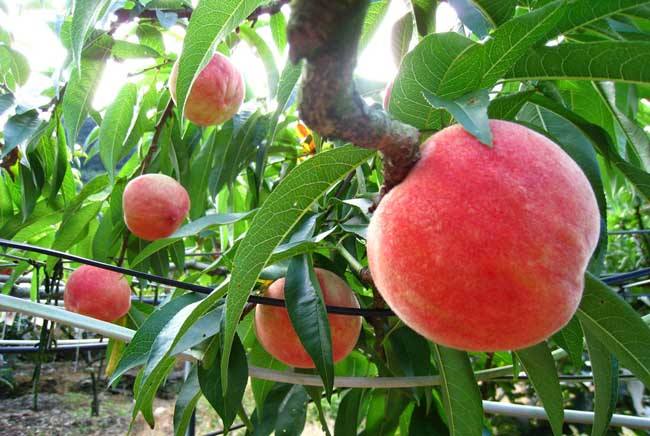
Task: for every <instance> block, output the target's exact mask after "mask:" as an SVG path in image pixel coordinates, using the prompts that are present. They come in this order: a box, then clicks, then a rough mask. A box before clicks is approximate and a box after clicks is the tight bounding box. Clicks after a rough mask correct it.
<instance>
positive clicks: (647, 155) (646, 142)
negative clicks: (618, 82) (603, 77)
mask: <svg viewBox="0 0 650 436" xmlns="http://www.w3.org/2000/svg"><path fill="white" fill-rule="evenodd" d="M594 87H595V88H596V91H597V92H598V95H599V96H600V98H601V99H602V101H603V103H604V106H605V107H606V108H607V109H608V110H609V111H610V113H611V115H612V117H613V119H614V121H615V122H616V124H618V126H619V127H620V128H621V131H622V132H623V134H624V135H625V138H626V139H627V141H628V142H629V143H630V144H631V145H632V147H633V148H634V149H635V150H636V152H637V154H638V155H639V158H640V159H641V162H643V166H644V167H645V169H646V170H650V138H648V134H647V133H646V132H645V131H644V130H643V129H642V128H641V127H640V126H639V125H638V124H637V123H636V122H635V121H634V120H631V119H629V118H628V117H627V115H625V114H624V113H623V112H621V111H620V110H619V109H618V107H617V106H616V91H615V89H614V84H613V83H608V82H604V83H598V84H596V83H594Z"/></svg>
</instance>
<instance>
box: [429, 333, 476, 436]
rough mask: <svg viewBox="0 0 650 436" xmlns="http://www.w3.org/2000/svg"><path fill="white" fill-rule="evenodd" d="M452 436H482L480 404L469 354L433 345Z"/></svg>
mask: <svg viewBox="0 0 650 436" xmlns="http://www.w3.org/2000/svg"><path fill="white" fill-rule="evenodd" d="M433 348H434V351H435V356H436V362H437V366H438V371H439V372H440V377H441V379H442V383H441V389H442V397H443V400H444V406H445V412H446V413H447V426H448V427H449V434H450V435H451V436H461V435H462V436H470V435H481V434H482V428H483V405H482V403H481V393H480V392H479V389H478V385H477V384H476V380H475V379H474V372H473V371H472V365H471V364H470V361H469V357H468V356H467V353H465V352H464V351H459V350H454V349H451V348H447V347H443V346H442V345H437V344H434V345H433Z"/></svg>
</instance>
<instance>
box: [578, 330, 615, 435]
mask: <svg viewBox="0 0 650 436" xmlns="http://www.w3.org/2000/svg"><path fill="white" fill-rule="evenodd" d="M585 337H586V338H587V348H588V349H589V360H590V361H591V371H592V373H593V375H594V384H595V385H596V393H595V395H594V397H595V398H594V423H593V425H592V427H591V434H592V436H604V435H605V434H606V433H607V429H608V428H609V422H610V421H611V419H612V414H613V413H614V410H616V402H617V400H618V361H617V360H616V358H615V357H614V356H613V355H612V353H610V352H609V351H608V350H607V348H605V346H604V345H603V344H602V342H600V341H599V340H598V339H597V338H596V337H595V336H594V335H593V334H592V333H591V331H590V330H589V329H587V330H586V331H585Z"/></svg>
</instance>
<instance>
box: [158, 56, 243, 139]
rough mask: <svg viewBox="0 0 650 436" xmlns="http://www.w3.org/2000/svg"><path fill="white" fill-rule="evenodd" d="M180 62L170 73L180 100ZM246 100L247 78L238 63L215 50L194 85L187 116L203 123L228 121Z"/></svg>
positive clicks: (186, 109)
mask: <svg viewBox="0 0 650 436" xmlns="http://www.w3.org/2000/svg"><path fill="white" fill-rule="evenodd" d="M177 78H178V61H177V62H176V63H175V64H174V66H173V67H172V72H171V75H170V76H169V89H170V92H171V95H172V99H174V103H178V102H177V100H176V80H177ZM243 101H244V79H243V77H242V75H241V73H240V72H239V70H238V69H237V67H235V65H234V64H233V63H232V62H230V60H229V59H228V58H227V57H225V56H224V55H222V54H221V53H215V54H214V56H212V59H211V60H210V62H208V64H207V65H206V66H205V67H204V68H203V70H201V72H200V73H199V75H198V76H197V77H196V80H195V81H194V83H193V84H192V88H191V89H190V93H189V96H188V98H187V101H186V103H185V117H186V118H187V119H188V120H190V121H191V122H193V123H194V124H197V125H199V126H212V125H216V124H221V123H223V122H225V121H228V120H229V119H231V118H232V117H233V115H235V114H236V113H237V111H238V110H239V106H241V104H242V102H243Z"/></svg>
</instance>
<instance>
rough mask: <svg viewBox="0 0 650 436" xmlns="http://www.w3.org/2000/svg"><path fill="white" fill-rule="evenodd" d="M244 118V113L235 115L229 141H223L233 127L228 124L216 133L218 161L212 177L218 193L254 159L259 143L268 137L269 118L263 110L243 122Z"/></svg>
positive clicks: (211, 179)
mask: <svg viewBox="0 0 650 436" xmlns="http://www.w3.org/2000/svg"><path fill="white" fill-rule="evenodd" d="M242 119H243V117H242V116H241V115H236V116H235V118H233V124H234V127H233V128H232V137H231V138H230V140H229V141H228V142H227V143H221V141H223V140H224V139H226V137H227V136H226V135H227V133H228V131H229V130H228V128H227V127H226V126H224V128H222V131H220V132H219V133H218V134H217V136H216V140H215V142H217V149H216V152H215V163H216V165H214V168H213V171H212V173H211V174H210V179H209V186H210V193H211V194H212V195H217V194H218V193H219V191H220V190H221V189H222V188H223V187H224V186H226V185H230V184H232V183H234V181H235V179H236V178H237V175H238V174H239V173H240V172H241V171H242V169H243V168H244V166H245V165H246V164H247V163H249V162H250V161H251V160H252V159H253V157H254V155H255V150H256V149H257V146H258V145H259V143H260V142H262V139H263V138H264V134H265V132H266V127H267V123H266V121H267V118H266V117H264V116H263V115H262V113H261V111H257V112H255V113H254V114H252V115H250V116H249V117H248V118H246V119H245V121H244V122H243V124H239V121H241V120H242ZM222 132H223V133H222Z"/></svg>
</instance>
